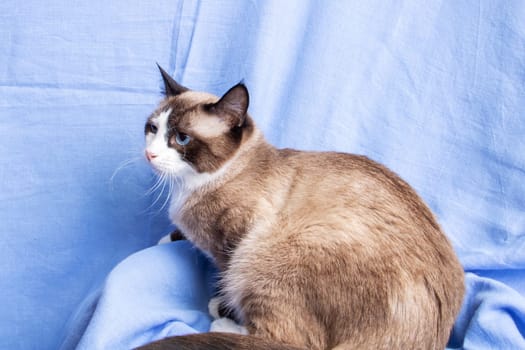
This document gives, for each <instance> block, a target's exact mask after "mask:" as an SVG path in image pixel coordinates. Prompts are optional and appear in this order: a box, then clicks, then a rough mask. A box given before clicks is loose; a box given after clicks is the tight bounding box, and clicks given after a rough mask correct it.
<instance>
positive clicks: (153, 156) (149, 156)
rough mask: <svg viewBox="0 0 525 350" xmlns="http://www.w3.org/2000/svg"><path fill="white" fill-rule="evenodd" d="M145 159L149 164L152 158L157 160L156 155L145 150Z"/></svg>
mask: <svg viewBox="0 0 525 350" xmlns="http://www.w3.org/2000/svg"><path fill="white" fill-rule="evenodd" d="M145 153H146V159H147V160H148V161H150V162H151V160H152V159H153V158H157V155H156V154H155V153H153V152H150V151H148V150H146V152H145Z"/></svg>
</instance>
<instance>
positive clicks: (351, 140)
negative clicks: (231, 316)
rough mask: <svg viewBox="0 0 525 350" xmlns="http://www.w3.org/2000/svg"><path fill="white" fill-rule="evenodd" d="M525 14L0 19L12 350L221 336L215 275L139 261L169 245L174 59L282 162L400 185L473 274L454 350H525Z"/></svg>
mask: <svg viewBox="0 0 525 350" xmlns="http://www.w3.org/2000/svg"><path fill="white" fill-rule="evenodd" d="M523 18H525V4H524V3H522V2H519V1H505V2H496V1H494V2H490V1H484V2H479V1H461V2H456V1H432V2H428V1H402V0H399V1H391V2H384V1H380V0H371V1H366V2H362V1H344V2H343V1H302V0H296V1H277V0H276V1H262V0H261V1H255V0H254V1H240V0H239V1H233V0H223V1H198V0H195V1H189V0H187V1H183V0H178V1H168V0H159V1H155V2H147V3H146V2H141V3H140V4H139V3H132V2H129V1H124V0H116V1H101V0H94V1H90V2H86V3H75V4H66V3H64V2H62V1H58V0H51V1H46V2H37V1H34V0H33V1H25V2H19V1H15V0H7V1H3V2H1V3H0V39H1V41H0V42H1V44H0V67H1V68H0V118H1V120H2V122H1V123H0V150H1V151H2V155H3V156H2V157H1V158H0V186H1V190H0V222H2V225H0V234H1V238H2V239H1V242H2V243H0V308H1V310H2V313H1V316H0V348H2V349H4V348H5V349H35V348H38V349H57V348H59V347H60V346H62V347H63V348H64V349H70V348H75V347H76V346H77V344H78V347H79V348H81V349H107V348H111V349H119V348H122V349H125V348H129V347H130V346H134V345H139V344H142V343H145V342H148V341H151V340H154V339H157V338H159V337H163V336H166V335H174V334H182V333H188V332H196V331H206V330H207V328H208V326H209V321H210V320H209V316H208V315H207V313H206V304H207V300H208V298H209V297H210V295H211V294H212V293H213V284H214V271H215V270H214V268H213V267H212V266H211V265H210V263H209V262H207V261H206V260H205V259H204V258H203V257H202V256H201V255H200V254H199V253H198V252H197V251H196V250H195V249H194V248H192V247H191V246H189V245H188V243H187V242H176V243H172V244H169V245H166V246H155V247H152V248H149V249H147V250H143V249H145V248H147V247H150V246H152V245H154V244H155V242H156V241H157V240H158V239H159V238H160V237H161V236H163V235H164V234H166V233H168V232H170V231H171V230H172V227H171V226H170V223H169V222H168V220H167V219H166V214H165V211H166V208H165V203H164V201H165V192H166V189H164V191H162V189H158V190H157V191H153V193H150V192H149V190H150V189H151V188H152V186H153V185H154V184H155V179H154V176H153V174H152V173H151V171H150V169H149V168H148V166H147V165H146V164H145V162H144V161H143V159H142V155H141V152H142V147H143V140H142V138H143V136H142V135H143V122H144V120H145V119H146V117H147V115H148V114H149V113H150V112H151V111H152V109H153V108H154V107H155V104H156V102H158V101H159V100H160V98H161V96H160V93H159V91H160V85H161V84H160V77H159V75H158V71H157V68H156V66H155V62H159V63H160V64H161V65H163V66H164V67H165V68H166V69H167V70H168V71H169V73H171V74H173V75H174V77H175V78H176V79H178V80H179V81H181V82H182V83H183V84H185V85H186V86H189V87H191V88H193V89H198V90H206V91H210V92H214V93H216V94H221V93H223V92H224V91H226V89H228V88H229V87H230V86H231V85H233V84H235V83H237V82H238V81H240V80H241V79H244V81H245V83H246V84H247V85H248V87H249V89H250V92H251V105H250V109H249V111H250V114H251V115H252V116H253V117H254V119H255V120H256V122H257V123H258V125H259V126H260V128H261V129H262V130H263V132H264V133H265V134H266V136H267V138H268V140H269V141H270V142H272V143H273V144H275V145H276V146H279V147H294V148H300V149H315V150H339V151H347V152H353V153H359V154H366V155H368V156H369V157H371V158H373V159H375V160H377V161H380V162H382V163H384V164H385V165H387V166H388V167H390V168H392V169H393V170H394V171H396V172H397V173H398V174H400V175H401V176H402V177H403V178H404V179H406V180H407V181H408V182H409V183H410V184H411V185H412V186H413V187H414V188H415V189H416V190H417V191H418V192H419V193H420V194H421V196H422V197H423V198H424V199H425V200H426V201H427V203H429V205H430V206H431V208H432V209H433V211H434V212H435V213H436V215H437V217H438V219H439V221H440V223H441V225H442V226H443V228H444V230H445V232H446V233H447V235H448V237H449V238H450V240H451V242H452V243H453V245H454V248H455V250H456V252H457V253H458V255H459V257H460V260H461V262H462V264H463V266H464V268H465V270H466V271H468V274H467V279H466V284H467V295H466V298H465V302H464V307H463V309H462V312H461V314H460V316H459V318H458V321H457V323H456V326H455V328H454V332H453V334H452V336H451V342H450V344H449V346H450V348H466V349H496V348H501V349H520V348H523V349H525V336H524V334H525V297H524V296H525V215H524V214H523V213H524V212H525V201H524V198H525V186H524V185H523V184H525V141H524V139H525V137H524V136H525V119H524V115H523V111H524V110H525V73H524V72H525V21H523ZM135 252H138V253H136V254H133V253H135ZM119 263H120V264H119ZM115 266H117V267H115ZM112 270H113V271H112ZM110 271H112V272H111V273H110ZM109 273H110V274H109ZM108 274H109V275H108Z"/></svg>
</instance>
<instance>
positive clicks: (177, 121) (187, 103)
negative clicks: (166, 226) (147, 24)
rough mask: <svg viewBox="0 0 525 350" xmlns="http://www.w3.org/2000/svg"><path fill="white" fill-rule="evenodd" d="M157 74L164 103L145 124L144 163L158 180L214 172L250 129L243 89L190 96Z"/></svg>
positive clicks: (193, 92) (236, 147)
mask: <svg viewBox="0 0 525 350" xmlns="http://www.w3.org/2000/svg"><path fill="white" fill-rule="evenodd" d="M159 68H160V67H159ZM161 73H162V75H163V79H164V83H165V85H166V99H165V100H164V101H163V102H162V103H161V104H160V106H159V108H158V109H157V111H155V112H154V113H153V114H152V115H151V116H150V117H149V118H148V120H147V122H146V126H145V135H146V149H145V156H146V159H147V160H148V161H149V163H150V164H151V166H152V167H153V168H154V169H155V170H156V171H157V172H159V173H160V174H161V175H169V176H173V177H182V178H188V177H192V176H195V175H198V174H211V173H214V172H216V171H217V170H219V169H220V168H221V167H222V166H223V165H224V164H225V163H226V162H227V161H228V160H229V159H230V158H231V157H232V156H233V155H234V154H235V152H236V151H237V149H238V148H239V147H240V145H241V143H242V140H243V136H245V135H246V133H248V132H251V130H252V129H253V124H252V123H251V120H250V119H249V117H247V115H246V111H247V108H248V91H247V89H246V87H245V86H244V85H242V84H238V85H235V86H234V87H233V88H231V89H230V90H229V91H228V92H226V94H224V96H222V97H221V98H218V97H216V96H213V95H211V94H207V93H201V92H195V91H190V90H188V89H186V88H184V87H182V86H180V85H178V84H177V83H176V82H175V81H174V80H173V79H172V78H171V77H169V76H168V75H167V74H166V72H164V71H163V70H162V69H161Z"/></svg>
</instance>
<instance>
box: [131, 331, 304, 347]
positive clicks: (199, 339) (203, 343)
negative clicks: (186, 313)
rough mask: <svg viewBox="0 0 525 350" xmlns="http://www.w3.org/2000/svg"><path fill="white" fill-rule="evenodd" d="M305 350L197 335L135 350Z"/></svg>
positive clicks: (220, 335)
mask: <svg viewBox="0 0 525 350" xmlns="http://www.w3.org/2000/svg"><path fill="white" fill-rule="evenodd" d="M198 349H199V350H200V349H207V350H306V349H302V348H297V347H294V346H290V345H286V344H280V343H275V342H271V341H268V340H265V339H261V338H259V337H256V336H254V335H241V334H234V333H215V332H212V333H198V334H190V335H183V336H178V337H171V338H165V339H162V340H159V341H156V342H153V343H150V344H147V345H144V346H141V347H139V348H137V349H136V350H198Z"/></svg>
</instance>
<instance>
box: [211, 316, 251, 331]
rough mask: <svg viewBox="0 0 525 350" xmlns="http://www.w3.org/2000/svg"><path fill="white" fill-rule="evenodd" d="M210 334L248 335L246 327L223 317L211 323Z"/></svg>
mask: <svg viewBox="0 0 525 350" xmlns="http://www.w3.org/2000/svg"><path fill="white" fill-rule="evenodd" d="M210 332H226V333H236V334H244V335H247V334H248V330H247V329H246V327H243V326H241V325H238V324H237V323H235V321H234V320H232V319H229V318H226V317H223V318H219V319H217V320H215V321H213V322H212V323H211V327H210Z"/></svg>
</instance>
